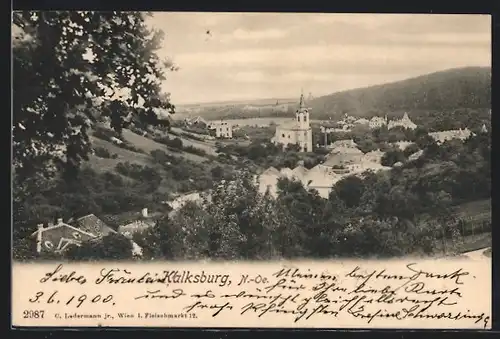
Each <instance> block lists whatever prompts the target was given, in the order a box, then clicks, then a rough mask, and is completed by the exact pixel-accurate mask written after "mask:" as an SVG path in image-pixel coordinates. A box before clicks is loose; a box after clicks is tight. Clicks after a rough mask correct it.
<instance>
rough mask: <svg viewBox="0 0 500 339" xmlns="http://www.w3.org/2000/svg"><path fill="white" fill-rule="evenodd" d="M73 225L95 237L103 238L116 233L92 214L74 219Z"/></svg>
mask: <svg viewBox="0 0 500 339" xmlns="http://www.w3.org/2000/svg"><path fill="white" fill-rule="evenodd" d="M75 224H76V226H77V227H78V229H80V230H82V231H85V232H87V233H89V234H93V235H95V236H96V237H104V236H106V235H108V234H110V233H116V231H115V230H113V229H112V228H111V227H109V226H108V225H106V224H105V223H104V222H103V221H102V220H101V219H99V218H98V217H96V216H95V215H93V214H88V215H86V216H84V217H81V218H78V219H76V221H75Z"/></svg>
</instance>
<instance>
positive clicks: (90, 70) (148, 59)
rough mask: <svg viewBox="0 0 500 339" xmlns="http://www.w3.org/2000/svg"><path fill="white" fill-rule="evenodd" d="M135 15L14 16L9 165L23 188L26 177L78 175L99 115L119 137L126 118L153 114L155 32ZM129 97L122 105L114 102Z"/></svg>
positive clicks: (158, 69)
mask: <svg viewBox="0 0 500 339" xmlns="http://www.w3.org/2000/svg"><path fill="white" fill-rule="evenodd" d="M148 15H150V14H146V13H142V12H76V11H72V12H69V11H51V12H42V11H24V12H14V13H13V33H14V41H13V74H14V77H13V80H14V83H13V93H14V98H13V112H14V113H13V136H14V140H13V164H14V167H15V170H16V172H17V174H18V178H19V179H20V180H21V181H22V180H23V179H24V178H26V177H30V176H31V175H33V173H35V172H37V173H44V174H46V176H49V177H50V176H51V175H52V174H54V172H55V169H58V168H59V167H60V165H64V168H66V169H67V170H68V171H70V172H71V171H72V173H73V174H74V173H75V171H77V169H78V168H79V165H80V163H81V161H82V160H86V159H87V158H88V154H89V152H90V150H91V147H90V140H89V137H88V132H89V128H90V127H91V125H92V122H93V121H96V119H97V118H98V115H99V113H97V112H101V111H104V113H103V114H108V115H110V118H111V122H112V126H113V128H114V129H115V130H116V131H117V132H120V130H121V128H122V126H123V124H124V123H126V121H127V115H129V114H132V115H133V114H138V113H137V112H138V111H140V110H141V109H143V110H146V112H149V111H150V110H152V109H154V108H160V109H165V110H168V111H169V112H171V113H173V112H174V108H175V107H174V106H173V105H172V104H171V103H170V101H169V100H168V96H165V95H164V94H162V93H161V87H160V85H161V81H162V80H163V79H165V72H164V71H165V69H166V68H168V69H171V70H174V69H175V67H174V66H173V65H172V64H171V63H167V62H162V61H161V60H160V58H159V57H158V55H157V54H156V52H155V51H156V50H157V49H158V48H159V47H160V43H161V40H162V37H163V33H162V32H161V31H154V30H151V29H149V28H148V27H147V26H146V23H145V20H146V17H147V16H148ZM122 93H128V98H127V99H125V100H119V99H118V98H117V96H118V95H119V94H122Z"/></svg>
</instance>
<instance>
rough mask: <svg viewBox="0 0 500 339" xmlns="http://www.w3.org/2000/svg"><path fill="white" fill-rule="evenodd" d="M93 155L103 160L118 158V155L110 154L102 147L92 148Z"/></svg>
mask: <svg viewBox="0 0 500 339" xmlns="http://www.w3.org/2000/svg"><path fill="white" fill-rule="evenodd" d="M94 154H95V156H97V157H99V158H104V159H116V158H118V154H116V153H111V152H110V151H108V150H107V149H106V148H104V147H96V148H94Z"/></svg>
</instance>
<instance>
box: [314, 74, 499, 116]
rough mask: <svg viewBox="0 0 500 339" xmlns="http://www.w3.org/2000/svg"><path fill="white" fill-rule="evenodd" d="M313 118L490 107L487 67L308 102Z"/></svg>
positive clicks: (353, 91)
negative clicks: (346, 114)
mask: <svg viewBox="0 0 500 339" xmlns="http://www.w3.org/2000/svg"><path fill="white" fill-rule="evenodd" d="M308 106H310V107H311V108H312V109H313V112H314V115H315V118H316V119H321V118H323V117H325V116H332V117H333V116H340V115H342V114H344V113H348V114H349V115H354V116H365V117H366V116H368V117H369V116H372V115H375V114H379V113H389V112H397V111H402V110H407V111H409V114H411V111H418V110H450V109H459V108H472V109H481V108H490V107H491V68H488V67H466V68H456V69H449V70H445V71H440V72H435V73H431V74H427V75H422V76H419V77H415V78H411V79H407V80H403V81H398V82H393V83H388V84H383V85H376V86H370V87H366V88H359V89H354V90H348V91H343V92H337V93H334V94H330V95H326V96H322V97H318V98H316V99H313V100H312V101H310V102H308Z"/></svg>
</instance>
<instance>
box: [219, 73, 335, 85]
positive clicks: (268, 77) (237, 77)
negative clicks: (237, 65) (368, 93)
mask: <svg viewBox="0 0 500 339" xmlns="http://www.w3.org/2000/svg"><path fill="white" fill-rule="evenodd" d="M336 76H337V75H336V74H332V73H324V72H323V73H314V72H304V71H294V72H287V73H284V74H267V73H265V72H262V71H248V72H236V73H234V74H232V75H228V78H230V79H232V80H233V81H236V82H243V83H275V84H278V83H280V84H286V83H290V82H304V81H307V82H311V81H320V82H321V81H331V80H332V79H333V78H335V77H336Z"/></svg>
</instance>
